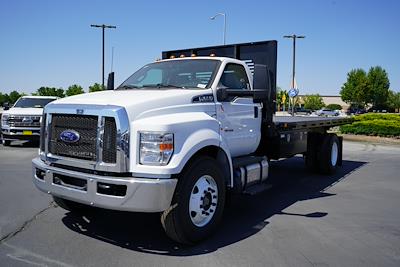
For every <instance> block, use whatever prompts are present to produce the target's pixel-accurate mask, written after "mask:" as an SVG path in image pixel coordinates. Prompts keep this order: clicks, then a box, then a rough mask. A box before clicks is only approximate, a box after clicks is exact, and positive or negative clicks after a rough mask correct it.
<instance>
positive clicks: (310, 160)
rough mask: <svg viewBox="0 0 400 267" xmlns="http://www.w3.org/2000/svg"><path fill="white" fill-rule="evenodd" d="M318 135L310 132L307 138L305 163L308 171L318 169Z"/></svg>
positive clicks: (319, 141)
mask: <svg viewBox="0 0 400 267" xmlns="http://www.w3.org/2000/svg"><path fill="white" fill-rule="evenodd" d="M320 139H321V138H320V135H319V134H316V133H310V134H309V136H308V139H307V152H306V153H305V155H304V156H305V164H306V168H307V170H309V171H310V172H317V171H318V148H319V145H320V143H321V140H320Z"/></svg>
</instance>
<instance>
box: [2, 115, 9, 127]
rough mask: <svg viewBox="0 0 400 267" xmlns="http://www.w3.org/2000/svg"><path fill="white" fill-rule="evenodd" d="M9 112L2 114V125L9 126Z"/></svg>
mask: <svg viewBox="0 0 400 267" xmlns="http://www.w3.org/2000/svg"><path fill="white" fill-rule="evenodd" d="M8 117H9V115H8V114H3V115H2V116H1V126H8Z"/></svg>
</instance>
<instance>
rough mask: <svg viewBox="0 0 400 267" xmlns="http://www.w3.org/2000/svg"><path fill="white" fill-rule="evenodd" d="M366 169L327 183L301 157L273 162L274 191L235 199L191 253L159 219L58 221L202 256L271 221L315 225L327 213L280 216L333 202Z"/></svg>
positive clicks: (92, 233) (128, 242)
mask: <svg viewBox="0 0 400 267" xmlns="http://www.w3.org/2000/svg"><path fill="white" fill-rule="evenodd" d="M364 164H365V162H356V161H343V167H342V168H341V169H339V170H338V171H337V173H336V174H335V175H333V176H329V177H327V176H321V175H317V174H310V173H308V172H307V171H306V169H305V168H304V162H303V159H302V158H301V157H294V158H291V159H287V160H282V161H276V162H272V163H271V169H270V179H271V180H270V182H271V183H272V184H273V187H272V188H271V189H270V190H268V191H266V192H263V193H261V194H259V195H256V196H235V197H234V198H233V199H232V202H231V204H230V205H229V206H228V207H227V208H226V210H225V214H224V219H223V221H222V223H221V225H220V226H219V228H218V232H217V233H216V234H215V235H214V236H212V237H211V238H209V239H207V240H205V241H204V242H202V243H201V244H199V245H197V246H193V247H188V246H183V245H180V244H177V243H174V242H173V241H171V240H170V239H168V238H167V236H166V235H165V233H164V231H163V229H162V226H161V223H160V215H159V214H143V213H128V212H117V211H108V210H102V209H92V210H91V211H90V212H88V213H87V214H84V215H83V216H82V215H78V214H75V213H71V212H68V213H66V214H65V217H64V218H63V219H62V221H63V223H64V224H65V225H66V226H67V227H68V228H70V229H71V230H73V231H76V232H78V233H80V234H83V235H86V236H89V237H92V238H96V239H98V240H102V241H105V242H108V243H110V244H113V245H116V246H119V247H123V248H126V249H130V250H134V251H138V252H144V253H153V254H158V255H169V256H190V255H200V254H206V253H209V252H212V251H215V250H217V249H218V248H221V247H224V246H227V245H230V244H233V243H236V242H238V241H240V240H243V239H246V238H248V237H250V236H252V235H254V234H256V233H257V232H259V231H260V230H262V229H263V228H264V227H268V219H269V218H271V217H272V216H273V215H277V214H281V215H286V216H304V217H307V218H310V219H313V220H314V219H316V220H317V219H318V218H321V217H324V216H326V215H327V213H326V212H324V211H318V210H317V211H312V212H310V213H307V214H296V213H287V212H284V211H283V210H285V209H286V208H288V207H290V206H291V205H293V204H294V203H296V202H297V201H302V200H307V199H315V198H321V197H334V194H329V193H325V192H324V191H325V190H326V189H327V188H329V187H331V186H333V185H334V184H336V183H338V182H340V181H341V180H343V179H345V178H346V177H347V176H348V174H350V173H351V172H353V171H355V170H356V169H358V168H360V167H361V166H362V165H364Z"/></svg>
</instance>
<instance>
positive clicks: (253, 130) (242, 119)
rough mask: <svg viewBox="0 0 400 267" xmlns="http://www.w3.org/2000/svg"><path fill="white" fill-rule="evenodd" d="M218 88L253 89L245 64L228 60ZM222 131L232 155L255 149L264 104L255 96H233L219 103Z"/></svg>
mask: <svg viewBox="0 0 400 267" xmlns="http://www.w3.org/2000/svg"><path fill="white" fill-rule="evenodd" d="M218 88H227V89H240V90H251V87H250V83H249V79H248V76H247V74H246V70H245V68H244V67H243V66H242V65H240V64H234V63H228V64H227V65H226V66H225V69H224V72H223V74H222V76H221V78H220V81H219V84H218ZM217 118H218V120H219V122H220V125H221V127H220V133H221V136H222V138H223V139H224V140H225V142H226V143H227V145H228V147H229V150H230V153H231V156H232V157H237V156H240V155H246V154H249V153H252V152H254V151H255V150H256V149H257V147H258V144H259V142H260V139H261V104H258V103H254V102H253V98H252V97H231V98H230V99H228V100H227V101H224V102H219V103H218V104H217Z"/></svg>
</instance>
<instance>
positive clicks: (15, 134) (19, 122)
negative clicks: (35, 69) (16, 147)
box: [1, 96, 57, 146]
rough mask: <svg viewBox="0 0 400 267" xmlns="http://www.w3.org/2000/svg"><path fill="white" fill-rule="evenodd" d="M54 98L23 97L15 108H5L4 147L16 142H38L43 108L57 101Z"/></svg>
mask: <svg viewBox="0 0 400 267" xmlns="http://www.w3.org/2000/svg"><path fill="white" fill-rule="evenodd" d="M56 99H57V97H53V96H23V97H21V98H19V99H18V100H17V102H15V104H14V106H12V107H11V108H8V107H7V106H5V108H4V112H3V114H2V116H1V133H2V135H3V138H2V140H3V141H2V142H3V145H4V146H8V145H10V143H11V141H14V140H29V141H34V142H38V141H39V139H40V122H41V118H42V113H43V108H44V106H46V105H47V104H48V103H50V102H52V101H54V100H56Z"/></svg>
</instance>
